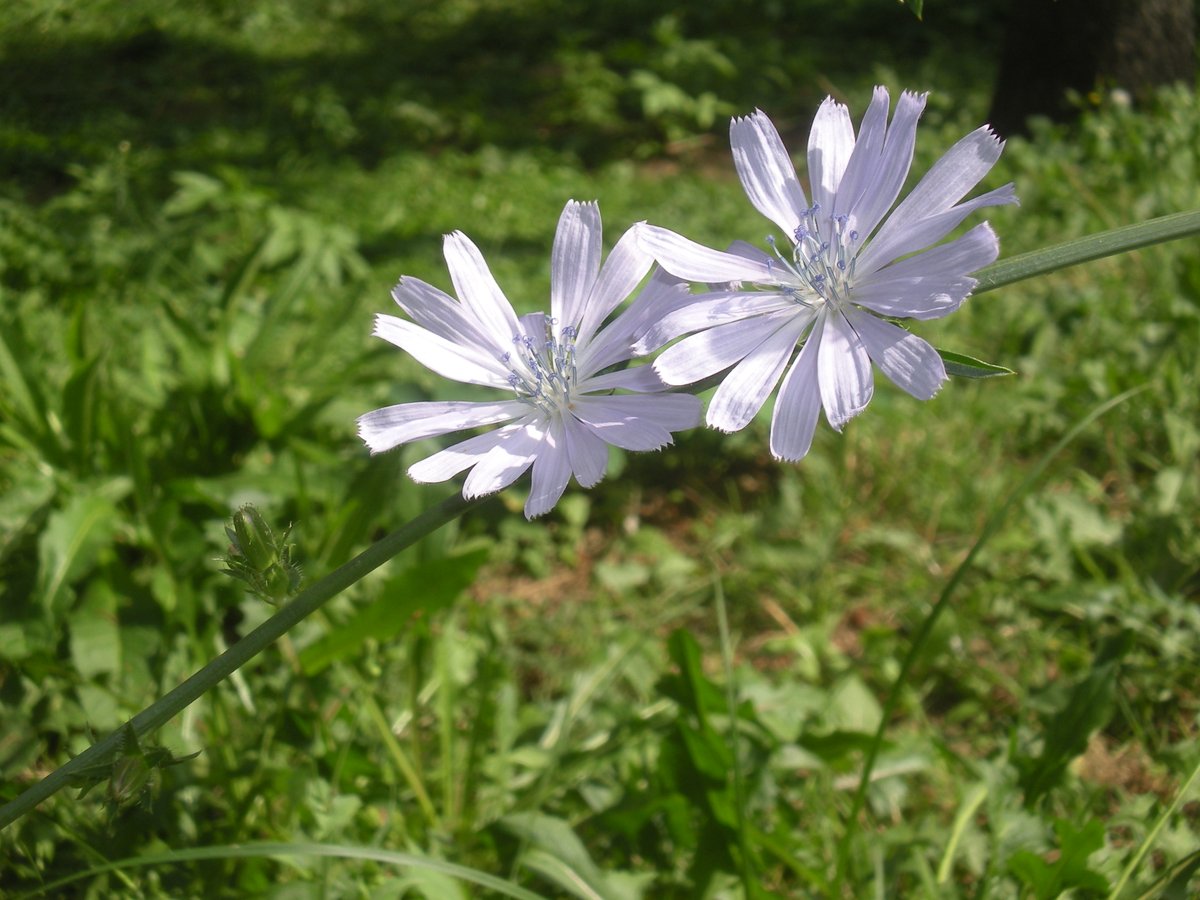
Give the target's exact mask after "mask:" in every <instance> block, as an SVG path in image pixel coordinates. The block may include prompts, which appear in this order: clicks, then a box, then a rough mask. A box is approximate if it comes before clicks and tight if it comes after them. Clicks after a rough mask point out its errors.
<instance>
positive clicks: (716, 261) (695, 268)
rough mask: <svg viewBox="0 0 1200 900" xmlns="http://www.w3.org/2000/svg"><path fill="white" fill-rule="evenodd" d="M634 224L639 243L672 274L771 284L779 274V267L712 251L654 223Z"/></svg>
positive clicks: (687, 277)
mask: <svg viewBox="0 0 1200 900" xmlns="http://www.w3.org/2000/svg"><path fill="white" fill-rule="evenodd" d="M636 227H637V229H638V242H639V243H640V244H641V246H642V247H643V248H644V249H645V250H646V252H647V253H650V254H652V255H653V256H654V258H655V259H657V260H658V264H659V265H660V266H662V267H663V268H664V269H666V270H667V271H668V272H670V273H671V274H672V275H678V276H679V277H680V278H685V279H687V280H688V281H709V282H724V281H748V282H750V283H752V284H772V283H775V281H776V279H777V278H778V277H779V276H780V274H781V272H780V267H778V266H777V267H774V268H772V267H771V266H767V265H763V264H762V263H760V262H757V261H754V260H749V259H746V258H745V257H743V256H738V255H737V254H734V253H723V252H722V251H720V250H713V249H711V248H709V247H705V246H703V245H702V244H697V243H696V242H695V241H690V240H688V239H687V238H685V237H684V236H683V235H680V234H676V233H675V232H673V231H668V230H667V229H665V228H659V227H658V226H657V225H638V226H636Z"/></svg>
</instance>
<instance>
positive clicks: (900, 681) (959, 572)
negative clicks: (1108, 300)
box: [838, 385, 1149, 880]
mask: <svg viewBox="0 0 1200 900" xmlns="http://www.w3.org/2000/svg"><path fill="white" fill-rule="evenodd" d="M1148 387H1149V386H1148V385H1141V386H1139V387H1136V388H1132V389H1131V390H1128V391H1125V392H1124V393H1122V394H1118V395H1117V396H1115V397H1113V398H1111V399H1109V400H1106V401H1104V402H1103V403H1101V404H1100V405H1099V406H1097V407H1096V408H1095V409H1093V410H1092V411H1091V412H1090V413H1088V414H1087V415H1086V416H1084V417H1083V418H1082V419H1080V420H1079V421H1078V422H1076V423H1075V425H1074V426H1073V427H1072V428H1071V430H1070V431H1068V432H1067V433H1066V434H1065V435H1063V436H1062V437H1061V438H1059V440H1058V442H1057V443H1055V445H1054V446H1053V447H1051V448H1050V449H1049V450H1047V451H1046V453H1044V454H1043V455H1042V457H1041V458H1040V459H1039V460H1038V461H1037V463H1036V464H1035V465H1034V467H1033V468H1032V469H1031V470H1030V471H1029V472H1028V474H1026V476H1025V477H1024V478H1023V479H1022V480H1021V482H1020V484H1018V485H1017V486H1016V488H1014V489H1013V490H1012V491H1011V492H1010V493H1009V495H1008V496H1007V497H1006V498H1005V500H1004V502H1003V503H1001V504H1000V506H999V507H998V508H997V509H996V510H995V512H993V513H992V514H991V515H990V516H989V517H988V519H987V521H986V522H985V523H984V526H983V530H982V531H981V532H980V534H979V537H978V538H976V539H975V543H974V544H972V545H971V549H970V550H969V551H967V555H966V557H964V558H963V561H962V562H961V563H959V564H958V568H956V569H955V570H954V573H953V574H952V575H951V576H950V580H949V581H947V582H946V585H945V587H943V588H942V593H941V595H940V596H939V597H938V599H937V602H936V603H934V605H933V608H932V609H931V610H930V611H929V612H928V614H926V616H925V619H924V621H923V622H921V627H920V628H919V629H918V630H917V634H916V636H915V637H914V638H913V642H912V645H911V646H910V647H909V649H908V653H907V654H905V657H904V662H903V663H902V664H901V666H900V673H899V674H898V675H897V676H896V680H895V681H894V682H893V683H892V687H891V690H890V691H889V692H888V695H887V700H886V701H885V702H884V704H883V715H882V716H880V719H879V727H878V728H876V729H875V735H874V737H873V738H872V741H871V748H870V750H868V751H867V758H866V760H865V761H864V762H863V769H862V773H861V774H860V775H859V779H858V789H857V790H856V791H855V792H854V800H853V802H852V804H851V807H850V814H849V816H848V817H847V821H846V833H845V834H844V835H843V836H842V840H841V842H840V844H839V848H838V875H839V880H844V879H845V877H846V875H847V872H846V867H847V864H848V860H849V848H850V844H851V842H852V841H853V840H854V837H855V835H856V833H857V830H858V816H859V813H860V812H861V811H862V808H863V803H864V801H865V800H866V796H867V788H868V787H869V785H870V783H871V770H872V769H873V768H874V767H875V760H876V758H877V757H878V756H879V748H880V747H881V746H882V745H883V736H884V732H885V731H886V730H887V725H888V721H889V720H890V719H891V716H892V713H893V712H894V711H895V709H896V705H897V704H898V703H899V701H900V692H901V691H902V690H903V689H904V686H905V684H907V682H908V676H909V674H910V673H911V672H912V669H913V666H914V665H915V664H916V661H917V660H918V659H919V658H920V656H921V654H922V652H924V650H925V644H926V643H927V642H928V640H929V637H930V635H931V634H933V626H934V625H935V624H936V623H937V620H938V617H939V616H941V614H942V611H943V610H944V609H945V608H946V606H947V605H948V604H949V602H950V598H951V597H952V596H953V595H954V592H955V591H956V590H957V589H958V586H959V585H960V584H961V583H962V580H963V578H964V577H965V575H966V573H967V572H968V570H969V569H970V568H971V564H972V563H974V561H975V557H976V556H978V555H979V552H980V551H981V550H982V549H983V548H984V546H986V545H987V543H988V542H989V541H990V540H991V539H992V537H993V536H994V535H995V534H996V532H997V531H999V530H1000V526H1001V525H1002V524H1004V520H1005V519H1007V518H1008V514H1009V513H1010V512H1011V511H1012V510H1013V508H1014V507H1015V506H1016V505H1017V503H1018V502H1020V500H1021V499H1022V498H1023V497H1024V496H1025V494H1027V493H1028V492H1029V490H1030V488H1032V487H1033V486H1034V485H1035V484H1036V483H1037V482H1038V481H1039V480H1040V479H1041V477H1042V475H1044V474H1045V472H1046V469H1048V468H1049V467H1050V463H1051V462H1053V460H1054V458H1055V457H1056V456H1058V454H1059V453H1061V452H1062V451H1063V450H1064V449H1066V448H1067V447H1068V446H1069V445H1070V444H1071V443H1072V442H1073V441H1074V440H1075V439H1076V438H1077V437H1079V435H1080V434H1082V433H1083V432H1084V431H1085V430H1086V429H1087V427H1088V426H1089V425H1091V424H1092V423H1093V422H1095V421H1096V420H1097V419H1099V418H1100V417H1101V416H1103V415H1104V414H1105V413H1107V412H1109V411H1110V410H1112V409H1114V408H1115V407H1117V406H1120V405H1121V404H1122V403H1124V402H1125V401H1126V400H1128V399H1129V398H1130V397H1133V396H1136V395H1137V394H1140V393H1142V391H1144V390H1146V389H1147V388H1148Z"/></svg>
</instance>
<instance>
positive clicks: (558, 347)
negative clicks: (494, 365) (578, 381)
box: [500, 318, 576, 414]
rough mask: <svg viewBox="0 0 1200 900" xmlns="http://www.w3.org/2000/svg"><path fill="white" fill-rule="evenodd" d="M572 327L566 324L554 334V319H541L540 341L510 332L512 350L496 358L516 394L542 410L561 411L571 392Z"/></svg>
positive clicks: (571, 399) (569, 399) (573, 367)
mask: <svg viewBox="0 0 1200 900" xmlns="http://www.w3.org/2000/svg"><path fill="white" fill-rule="evenodd" d="M575 335H576V332H575V329H574V328H572V327H571V326H570V325H568V326H567V327H566V328H564V329H563V330H562V333H561V334H560V335H559V337H557V338H556V337H555V336H554V320H553V319H551V318H546V319H545V339H544V340H543V341H541V342H540V343H539V342H538V341H535V340H534V339H533V338H531V337H529V336H528V335H525V334H516V335H513V346H514V348H515V349H514V350H513V352H511V353H505V354H504V355H503V356H502V357H500V360H501V362H503V363H504V365H505V366H507V367H508V372H509V375H508V383H509V384H511V385H512V387H513V390H514V391H515V392H516V394H517V396H518V397H520V398H521V399H522V400H525V401H527V402H529V403H532V404H533V405H534V406H536V407H538V408H539V409H540V410H542V412H545V413H547V414H553V413H556V412H559V413H561V412H562V411H563V410H565V409H566V408H568V407H569V406H570V405H571V403H572V402H573V401H574V395H575V374H576V372H575Z"/></svg>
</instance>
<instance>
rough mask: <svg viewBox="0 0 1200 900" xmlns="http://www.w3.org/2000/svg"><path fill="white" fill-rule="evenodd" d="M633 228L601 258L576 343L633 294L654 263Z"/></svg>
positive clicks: (582, 341)
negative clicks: (603, 259)
mask: <svg viewBox="0 0 1200 900" xmlns="http://www.w3.org/2000/svg"><path fill="white" fill-rule="evenodd" d="M635 229H636V226H635V227H634V228H630V229H628V230H627V231H626V232H625V233H624V234H623V235H621V239H620V240H619V241H617V245H616V246H615V247H613V249H612V252H611V253H609V254H608V259H606V260H605V261H604V265H603V266H602V267H601V269H600V275H599V276H598V277H597V278H596V281H595V284H594V285H593V286H592V291H591V293H590V294H589V295H588V297H587V300H586V303H585V305H584V309H583V314H582V318H581V320H580V321H579V323H578V325H579V327H578V329H577V332H578V333H577V335H576V338H575V341H576V343H577V344H586V343H587V342H588V341H589V340H591V337H592V335H593V334H595V332H596V329H597V328H599V327H600V325H601V323H603V322H604V320H605V319H606V318H608V314H609V313H611V312H612V311H613V310H614V309H616V308H617V307H618V306H620V305H621V302H622V301H623V300H624V299H625V298H626V297H628V296H629V295H630V294H632V293H633V291H634V289H635V288H636V287H637V286H638V284H640V283H641V280H642V279H643V278H645V277H646V273H647V272H649V271H650V267H651V266H652V265H654V257H652V256H651V255H650V254H649V253H647V252H646V251H645V250H643V249H642V247H641V245H640V244H639V243H638V239H637V231H636V230H635ZM560 327H561V323H560Z"/></svg>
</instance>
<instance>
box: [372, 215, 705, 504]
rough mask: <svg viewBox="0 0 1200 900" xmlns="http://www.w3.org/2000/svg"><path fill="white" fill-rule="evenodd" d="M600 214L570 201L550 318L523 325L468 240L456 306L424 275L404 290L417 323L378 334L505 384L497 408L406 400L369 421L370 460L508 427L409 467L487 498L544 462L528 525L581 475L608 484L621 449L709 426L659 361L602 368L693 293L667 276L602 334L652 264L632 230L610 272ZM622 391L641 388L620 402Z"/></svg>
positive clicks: (453, 274)
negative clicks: (658, 370)
mask: <svg viewBox="0 0 1200 900" xmlns="http://www.w3.org/2000/svg"><path fill="white" fill-rule="evenodd" d="M600 251H601V226H600V209H599V207H598V206H597V205H596V204H595V203H577V202H575V201H574V200H572V201H570V202H568V203H567V205H566V208H565V209H564V210H563V213H562V216H561V218H560V219H559V221H558V231H557V233H556V234H555V236H554V249H553V252H552V255H551V258H550V313H551V314H550V316H547V315H545V313H540V312H538V313H530V314H528V315H524V316H520V317H518V316H517V315H516V313H515V312H514V311H513V308H512V305H511V304H510V303H509V302H508V299H507V298H506V297H505V296H504V294H503V293H502V292H501V290H500V287H499V285H498V284H497V283H496V281H495V279H494V278H493V277H492V273H491V272H490V271H489V270H488V267H487V263H485V262H484V259H483V256H482V254H481V253H480V252H479V249H478V248H477V247H476V246H475V245H474V244H473V243H471V241H470V240H469V239H468V238H467V236H466V235H464V234H463V233H462V232H457V231H456V232H454V233H453V234H448V235H446V238H445V246H444V252H445V255H446V264H447V266H448V267H449V269H450V278H451V280H452V281H453V282H454V288H455V291H456V293H457V294H458V298H459V299H458V300H455V299H454V298H453V297H451V296H449V295H447V294H445V293H443V292H442V291H440V290H438V289H437V288H435V287H433V286H431V285H429V284H426V283H425V282H423V281H420V280H419V279H416V278H410V277H405V278H402V279H400V283H399V284H397V285H396V288H395V290H394V291H393V292H392V296H393V298H394V299H395V301H396V303H397V304H399V306H400V308H401V309H403V310H404V311H405V312H406V313H408V315H409V316H410V317H411V318H412V321H411V322H410V321H408V320H406V319H401V318H398V317H396V316H388V315H380V316H378V317H377V318H376V320H375V334H377V335H379V336H380V337H382V338H383V339H384V340H386V341H389V342H391V343H393V344H395V345H396V346H397V347H399V348H400V349H402V350H406V351H407V352H408V353H410V354H411V355H412V356H413V357H414V358H415V359H416V360H417V361H418V362H420V363H421V364H423V365H425V366H427V367H428V368H430V369H432V370H433V371H435V372H437V373H438V374H439V375H444V376H446V377H447V378H452V379H454V380H455V381H462V382H466V383H468V384H478V385H485V386H487V387H493V388H498V389H500V390H502V391H503V392H504V394H505V396H504V397H503V399H499V400H493V401H460V400H451V401H431V402H422V403H401V404H399V405H397V406H388V407H385V408H383V409H377V410H374V411H373V412H369V413H367V414H366V415H364V416H361V417H360V418H359V420H358V433H359V435H360V436H361V437H362V439H363V441H365V442H366V444H367V446H368V447H370V448H371V452H372V453H379V452H382V451H384V450H390V449H391V448H393V447H397V446H399V445H401V444H406V443H409V442H410V441H416V440H421V439H423V438H429V437H435V436H437V435H441V434H448V433H450V432H453V431H461V430H463V429H467V428H475V427H478V426H483V425H500V426H501V427H500V428H497V429H495V430H492V431H488V432H486V433H484V434H480V435H477V436H475V437H471V438H468V439H466V440H464V441H461V442H460V443H457V444H454V445H453V446H451V447H447V448H446V449H444V450H442V451H440V452H438V453H434V454H433V455H432V456H430V457H427V458H426V459H423V460H421V461H420V462H418V463H416V464H414V465H413V466H411V467H410V468H409V470H408V474H409V476H410V477H411V478H412V479H413V480H414V481H418V482H434V481H445V480H447V479H449V478H453V477H454V476H455V475H457V474H458V473H460V472H462V471H464V470H466V469H470V470H471V471H470V473H469V474H468V475H467V478H466V481H465V483H464V484H463V496H464V497H466V498H468V499H470V498H472V497H478V496H482V495H483V494H489V493H492V492H493V491H498V490H500V489H502V488H504V487H507V486H508V485H510V484H512V483H513V482H514V481H516V480H517V478H519V477H520V476H521V475H522V474H523V473H524V472H525V470H526V469H528V468H530V466H532V467H533V482H532V488H531V490H530V493H529V499H528V501H527V502H526V504H525V515H526V516H527V517H528V518H533V517H535V516H540V515H542V514H543V513H546V512H549V511H550V510H551V509H553V508H554V505H555V504H556V503H557V502H558V500H559V498H560V497H561V496H562V493H563V491H564V490H565V489H566V487H567V482H568V481H569V480H570V478H571V476H572V475H574V476H575V480H576V481H578V482H579V484H580V485H582V486H583V487H592V486H593V485H595V484H596V483H597V482H599V481H600V479H601V478H603V477H604V470H605V466H606V465H607V462H608V446H609V445H610V444H611V445H613V446H616V447H622V448H624V449H626V450H658V449H661V448H662V447H664V446H666V445H667V444H670V443H671V442H672V437H671V432H673V431H680V430H682V429H685V428H693V427H695V426H696V425H698V424H699V422H700V401H699V399H698V398H696V397H694V396H692V395H690V394H681V393H663V392H664V391H665V390H666V385H664V384H663V382H662V381H661V379H659V377H658V376H657V375H656V374H655V372H654V370H653V369H652V368H650V367H649V366H640V367H635V368H625V369H620V370H617V371H609V372H607V373H605V372H604V370H605V369H611V368H612V367H613V366H614V365H616V364H618V363H623V362H626V361H628V360H629V359H630V358H631V357H632V356H633V350H632V344H633V339H634V338H635V337H636V335H638V334H641V333H643V332H644V331H645V330H646V329H647V328H648V327H649V325H650V322H651V318H650V317H651V316H658V315H661V314H662V313H663V311H664V310H666V311H670V310H672V309H674V308H676V307H678V306H680V305H682V304H684V303H686V302H688V300H689V299H690V297H689V295H688V293H687V289H686V286H685V285H682V284H680V283H679V282H677V281H676V280H675V279H671V278H669V277H668V276H665V275H660V276H658V277H655V278H653V279H651V281H650V282H649V284H648V285H647V287H646V288H645V289H644V290H643V291H642V292H641V294H639V296H638V298H637V299H636V300H635V301H634V303H633V304H632V305H631V306H630V307H629V309H627V310H626V311H625V312H624V313H623V314H622V315H620V316H618V317H617V318H616V319H615V320H613V321H612V322H611V323H610V324H609V325H608V326H607V327H602V326H603V323H604V320H605V319H606V318H608V316H609V315H610V313H612V312H613V311H614V310H615V309H616V308H617V307H618V306H619V305H620V304H621V302H622V301H623V300H625V298H626V297H628V296H629V294H630V293H631V292H632V291H633V290H634V288H636V287H637V285H638V283H639V282H640V281H641V280H642V278H643V277H644V276H645V274H646V272H647V271H648V270H649V269H650V266H651V265H652V264H653V261H652V259H651V258H650V256H649V255H648V254H647V253H645V252H644V251H642V250H641V249H639V248H638V246H637V241H636V239H635V235H634V230H633V229H630V230H629V231H627V232H626V233H625V234H624V235H623V236H622V238H621V239H620V240H619V241H618V242H617V245H616V246H615V247H614V248H613V250H612V253H610V254H609V256H608V260H607V262H605V263H604V265H603V266H601V264H600ZM616 389H623V390H626V391H632V392H633V393H631V394H614V393H613V391H614V390H616Z"/></svg>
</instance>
